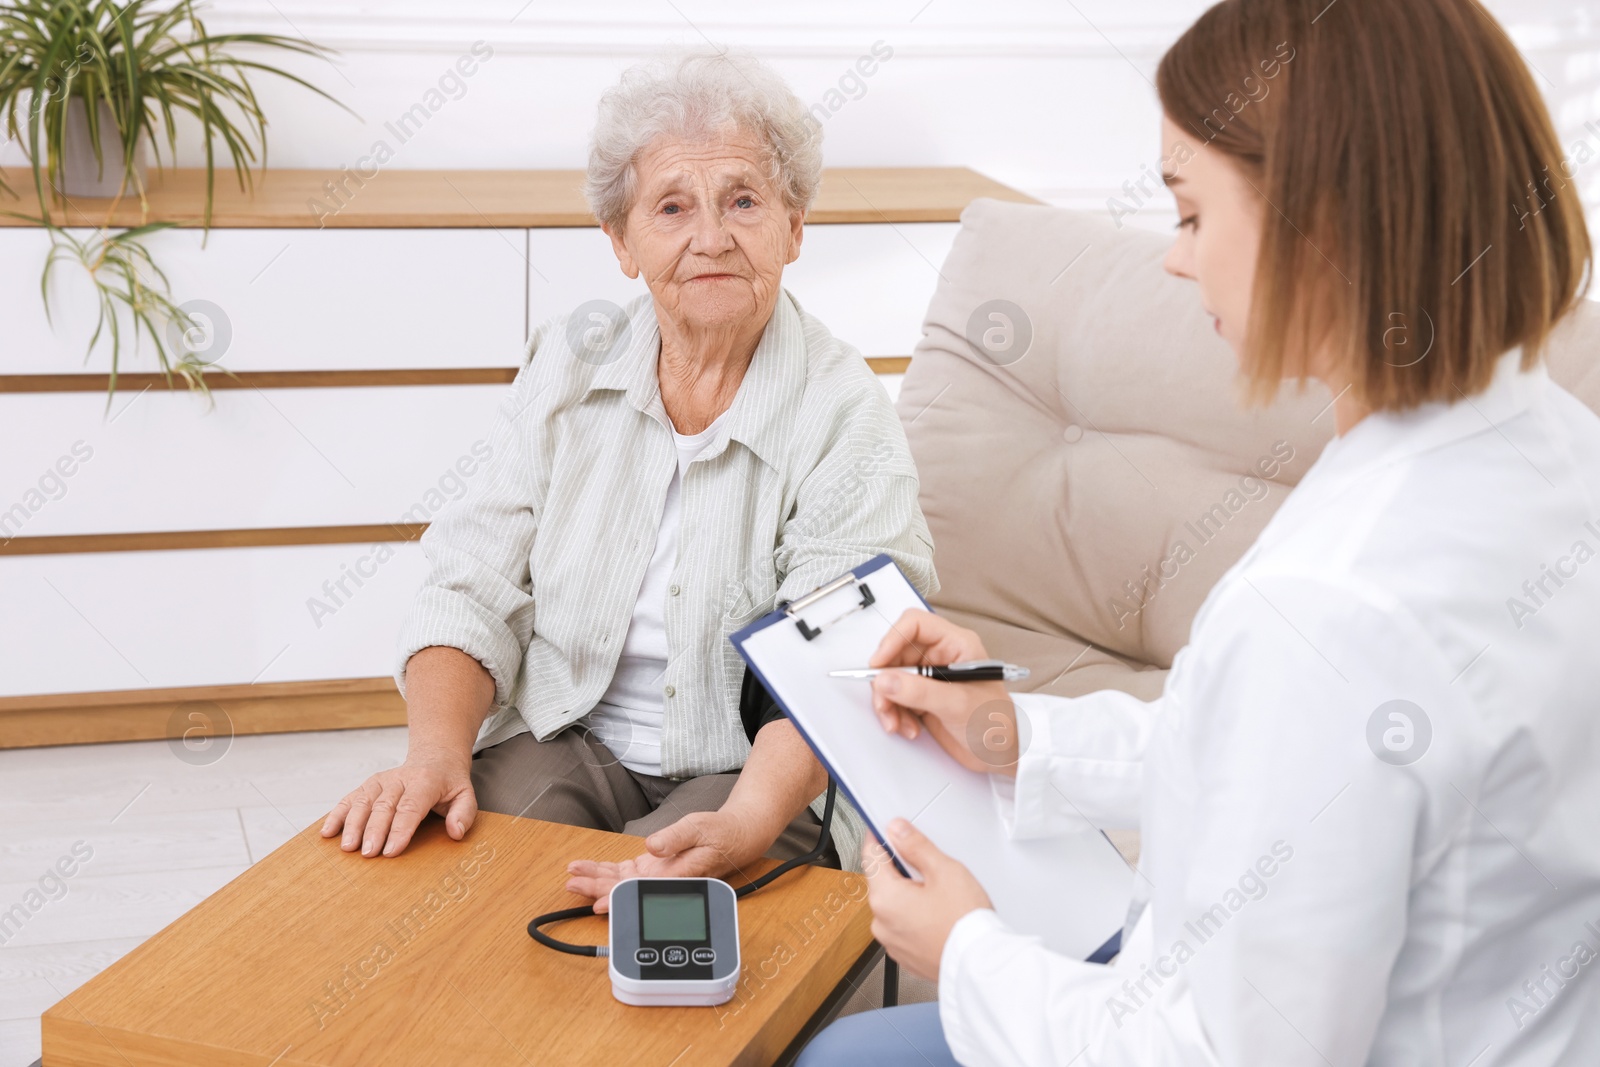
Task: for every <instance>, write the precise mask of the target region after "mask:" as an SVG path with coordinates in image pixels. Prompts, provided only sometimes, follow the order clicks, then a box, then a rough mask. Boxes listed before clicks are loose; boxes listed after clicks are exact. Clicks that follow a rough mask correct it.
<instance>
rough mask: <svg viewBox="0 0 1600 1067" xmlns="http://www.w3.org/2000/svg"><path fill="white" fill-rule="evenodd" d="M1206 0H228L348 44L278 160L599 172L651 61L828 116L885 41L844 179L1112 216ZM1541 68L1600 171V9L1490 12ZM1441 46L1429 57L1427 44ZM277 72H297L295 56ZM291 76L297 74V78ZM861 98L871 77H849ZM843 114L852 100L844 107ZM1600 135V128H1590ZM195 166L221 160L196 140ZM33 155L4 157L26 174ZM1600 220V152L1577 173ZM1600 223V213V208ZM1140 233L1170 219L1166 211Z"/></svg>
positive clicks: (269, 96)
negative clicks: (1021, 199) (395, 128)
mask: <svg viewBox="0 0 1600 1067" xmlns="http://www.w3.org/2000/svg"><path fill="white" fill-rule="evenodd" d="M1207 6H1209V5H1208V4H1206V3H1204V2H1200V0H1139V2H1138V3H1128V2H1126V0H1073V2H1070V3H1067V2H1063V0H982V2H979V0H893V2H879V3H871V4H866V3H859V2H845V0H806V2H804V3H787V4H775V3H763V4H752V3H748V2H745V3H737V4H736V3H732V2H730V0H671V2H669V0H610V2H587V0H586V2H581V3H580V2H577V0H561V2H556V0H448V2H446V0H387V2H384V3H377V2H360V0H214V3H213V5H212V7H211V11H212V14H211V15H210V17H209V25H210V27H211V28H212V29H213V30H215V31H233V30H241V31H245V30H248V31H259V32H274V33H284V34H290V35H302V34H303V35H305V36H308V37H310V38H311V39H313V40H316V41H318V42H321V43H324V44H327V45H330V46H332V47H335V48H337V49H339V50H340V52H341V55H340V57H339V58H338V59H337V60H336V61H335V62H334V63H332V64H330V63H328V62H324V61H321V60H311V59H304V60H298V61H294V62H293V66H292V69H294V70H296V71H297V72H298V73H301V74H302V75H303V76H305V77H307V78H308V79H309V80H311V81H312V82H314V83H315V84H317V85H318V86H320V87H322V88H324V89H326V90H327V91H328V92H330V93H332V94H333V95H334V96H336V97H338V98H339V99H340V100H342V101H343V102H345V103H346V104H348V105H349V106H350V107H351V108H352V109H354V110H355V111H356V112H358V113H359V114H360V115H361V116H362V120H364V121H358V120H357V119H356V118H353V117H351V116H349V115H347V114H345V113H343V112H341V111H339V110H337V109H335V108H333V107H332V105H330V104H328V103H327V102H326V101H323V100H320V99H319V98H316V97H314V96H312V95H311V94H309V93H307V92H305V91H304V90H301V89H299V88H297V87H293V86H290V85H287V84H285V83H282V82H281V81H278V80H275V79H268V78H261V79H259V80H258V83H257V86H258V89H259V91H260V93H261V97H262V99H263V101H264V103H265V105H266V107H267V110H268V112H269V114H270V115H271V119H272V128H271V156H270V159H271V163H272V165H274V166H283V167H310V168H327V169H328V171H329V172H330V177H331V176H333V174H334V173H336V172H337V171H338V169H339V168H340V167H341V166H343V165H348V164H353V163H355V162H356V160H357V159H359V158H360V157H362V156H364V155H366V154H367V153H368V152H369V151H370V150H371V148H372V145H373V143H374V141H375V140H378V139H380V138H382V139H386V140H388V141H389V143H390V146H391V147H393V148H394V149H395V150H396V155H395V158H394V160H393V161H392V163H390V164H389V165H390V166H394V167H580V166H582V165H583V161H584V154H585V140H586V136H587V133H588V128H589V124H590V120H591V117H592V115H593V110H594V105H595V101H596V99H597V97H598V95H599V93H600V92H601V90H602V89H603V88H604V87H605V86H607V85H609V84H610V83H611V82H612V81H613V80H614V79H615V77H616V75H617V72H618V71H619V70H621V69H622V68H623V67H625V66H627V65H628V64H630V63H633V62H636V61H637V60H638V59H640V58H641V57H643V56H646V55H649V54H652V53H655V52H657V51H658V50H659V49H661V48H663V47H665V46H670V45H680V44H699V43H704V42H705V41H706V40H708V39H709V40H711V41H715V42H717V43H719V44H731V45H736V46H741V47H749V48H751V49H753V50H755V51H756V52H757V53H758V54H760V55H762V56H764V57H766V58H767V59H769V60H770V61H771V62H772V63H774V64H775V65H776V66H777V67H778V69H779V70H781V71H782V73H783V74H784V75H785V76H786V77H787V78H788V79H789V81H790V83H791V84H792V85H793V86H794V88H795V90H796V92H798V93H799V94H800V96H801V98H802V99H804V100H806V101H808V102H821V101H823V100H824V99H825V97H826V94H827V93H828V92H829V91H830V90H837V89H838V87H839V83H840V79H841V78H846V79H848V78H849V76H850V73H849V72H850V68H851V65H852V64H853V63H854V62H855V60H856V59H857V57H859V56H861V55H863V54H865V53H867V52H868V51H869V50H870V49H871V48H872V46H873V45H874V43H875V42H879V41H881V42H883V43H884V46H885V47H887V48H889V49H892V50H893V55H892V57H891V58H890V59H889V60H887V61H886V62H884V63H882V65H881V66H880V67H879V68H878V69H877V70H876V72H875V73H874V74H873V75H872V76H871V77H870V78H866V79H864V80H862V81H861V82H860V87H859V88H856V89H854V90H853V94H852V95H853V96H854V97H856V98H854V99H848V100H846V101H845V102H844V104H843V106H842V107H840V108H839V109H838V111H837V112H836V113H834V114H832V115H831V116H830V117H829V118H828V120H827V160H828V162H829V163H830V164H831V165H834V166H870V165H889V166H893V165H899V166H906V165H917V164H930V165H931V164H963V165H968V166H972V167H974V168H976V169H978V170H981V171H983V172H985V173H987V174H990V175H992V176H993V177H995V178H998V179H1000V180H1001V181H1004V182H1007V183H1009V184H1012V185H1014V186H1016V187H1018V188H1021V189H1024V190H1026V191H1028V192H1030V193H1033V194H1034V195H1036V196H1039V197H1041V198H1043V199H1046V200H1049V201H1051V202H1054V203H1058V204H1063V205H1070V206H1079V207H1091V208H1100V209H1103V208H1104V206H1105V203H1106V200H1107V198H1108V197H1110V196H1112V195H1114V194H1116V192H1117V190H1118V189H1119V188H1120V186H1121V185H1122V183H1123V182H1125V181H1127V180H1129V179H1131V178H1135V177H1137V176H1138V175H1139V172H1140V166H1141V165H1142V164H1153V162H1154V160H1155V158H1156V156H1157V140H1156V136H1157V133H1156V131H1157V125H1158V117H1157V116H1158V113H1157V110H1156V104H1155V92H1154V89H1153V88H1152V87H1151V84H1150V82H1151V80H1152V79H1153V75H1154V70H1155V66H1156V63H1157V61H1158V60H1159V58H1160V56H1161V53H1162V52H1163V50H1164V49H1165V48H1166V46H1167V45H1168V44H1169V43H1170V42H1171V41H1172V40H1173V39H1174V38H1175V37H1176V36H1177V35H1178V34H1179V33H1180V32H1181V31H1182V30H1183V28H1184V27H1185V26H1187V25H1188V24H1189V22H1191V21H1192V20H1193V19H1194V17H1195V16H1197V15H1198V14H1199V13H1200V12H1201V11H1203V10H1204V9H1205V8H1206V7H1207ZM1488 6H1489V7H1490V9H1491V10H1493V11H1494V12H1495V13H1496V14H1497V15H1498V16H1499V17H1500V19H1501V20H1502V22H1503V23H1504V24H1505V25H1506V27H1507V28H1508V30H1509V32H1510V33H1511V36H1512V38H1513V39H1514V40H1515V41H1516V42H1517V43H1518V44H1519V45H1520V46H1522V48H1523V50H1524V54H1525V55H1526V56H1527V57H1528V59H1529V61H1530V63H1531V64H1532V65H1533V67H1534V68H1535V70H1536V72H1537V73H1536V80H1537V81H1538V83H1539V85H1540V86H1541V88H1542V89H1544V91H1545V93H1546V96H1547V99H1548V100H1549V102H1550V106H1551V110H1552V113H1553V114H1554V115H1555V117H1556V120H1557V125H1558V128H1559V130H1560V132H1561V135H1562V141H1563V144H1564V145H1566V146H1568V147H1569V149H1570V148H1571V147H1572V146H1573V145H1574V144H1575V143H1576V142H1578V141H1579V140H1583V139H1587V142H1588V145H1589V148H1590V149H1591V150H1593V151H1594V152H1595V153H1596V154H1597V157H1600V9H1597V8H1596V7H1595V5H1594V4H1593V3H1592V2H1590V3H1583V2H1580V0H1489V5H1488ZM480 40H481V41H483V42H485V43H486V44H487V45H488V46H489V47H490V48H492V49H493V56H492V58H490V59H489V60H488V61H486V62H484V63H483V64H482V65H481V66H480V67H479V68H478V69H477V71H476V73H474V74H473V75H472V76H471V77H470V78H466V79H463V83H464V85H463V89H462V90H461V91H460V95H459V99H448V98H446V99H444V101H443V103H442V106H439V107H438V108H437V110H436V111H435V112H434V114H433V115H432V117H431V118H430V119H429V121H428V122H427V124H426V125H425V126H424V127H423V129H422V130H421V131H419V132H418V133H417V134H416V136H414V137H412V138H411V139H410V140H408V141H406V142H405V143H404V144H401V143H399V141H398V140H397V139H396V138H394V137H393V135H391V134H389V133H387V132H386V131H385V128H384V124H385V123H386V122H389V121H392V120H394V119H396V118H397V117H398V116H399V115H400V114H401V113H403V112H404V111H406V110H407V109H408V108H409V107H411V106H412V105H413V104H416V103H418V102H419V101H422V100H423V99H424V97H425V94H426V93H427V92H428V91H429V89H430V88H432V87H434V85H435V83H436V82H437V80H438V78H439V77H440V75H442V74H444V73H445V72H446V71H447V70H448V69H449V68H450V66H451V64H452V63H453V62H454V61H455V59H456V58H457V57H458V56H459V55H461V54H463V53H465V52H466V51H467V50H468V49H469V48H470V46H471V45H472V43H473V42H475V41H480ZM1419 47H1426V45H1425V43H1421V42H1419ZM274 61H275V62H277V61H278V60H274ZM285 65H289V64H287V63H286V64H285ZM846 85H847V87H849V85H850V83H849V82H848V81H847V82H846ZM836 99H837V98H836ZM1586 122H1594V123H1595V128H1594V129H1592V130H1588V129H1586V128H1585V123H1586ZM181 156H182V158H181V162H182V163H184V164H185V165H193V164H195V163H196V162H198V161H199V158H200V157H199V156H198V154H197V149H196V146H195V145H194V144H193V143H192V142H191V143H188V144H186V145H182V146H181ZM23 158H24V157H22V155H21V154H20V152H19V151H18V149H17V146H15V145H10V146H7V147H6V148H5V149H3V150H0V162H6V163H20V162H22V160H23ZM1577 180H1578V181H1579V183H1580V185H1581V186H1582V188H1583V192H1584V196H1585V199H1586V202H1587V203H1588V204H1589V205H1590V208H1591V211H1592V212H1593V211H1595V210H1600V158H1597V159H1596V161H1594V162H1591V163H1590V164H1588V166H1587V167H1585V168H1584V169H1583V170H1582V171H1580V173H1579V174H1578V176H1577ZM1591 218H1600V215H1594V214H1592V215H1591ZM1134 221H1135V222H1137V223H1139V224H1144V225H1151V226H1161V225H1170V223H1171V221H1172V220H1171V215H1170V212H1169V211H1168V210H1167V207H1166V205H1165V203H1158V204H1157V205H1154V206H1152V207H1151V208H1150V209H1149V210H1148V211H1144V212H1141V213H1140V215H1139V216H1138V217H1137V218H1136V219H1135V220H1134Z"/></svg>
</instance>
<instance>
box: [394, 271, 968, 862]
mask: <svg viewBox="0 0 1600 1067" xmlns="http://www.w3.org/2000/svg"><path fill="white" fill-rule="evenodd" d="M624 310H625V314H626V317H627V325H626V327H625V329H624V330H622V331H621V333H620V335H619V336H618V337H617V340H616V343H615V345H614V346H613V347H612V348H610V349H608V350H605V351H604V352H603V354H601V355H598V356H597V355H596V354H595V352H594V351H593V350H592V348H591V347H590V346H586V345H585V344H584V343H583V341H582V340H581V333H580V332H579V331H581V329H582V328H583V324H581V323H569V322H568V320H567V319H565V318H560V319H554V320H551V321H549V322H547V323H545V324H543V325H541V326H540V327H539V328H538V329H537V330H536V331H535V332H534V334H533V336H532V337H531V338H530V339H529V342H528V347H527V352H526V357H525V362H524V365H523V367H522V369H521V370H520V372H519V373H518V374H517V377H516V381H515V382H514V383H513V384H512V386H511V389H510V391H509V393H508V395H507V396H506V397H505V398H504V400H503V401H502V402H501V405H500V410H499V412H498V414H497V415H496V417H495V420H494V426H493V430H492V434H491V437H490V448H491V455H490V458H489V459H488V461H487V462H486V463H485V464H484V465H483V467H482V468H480V470H479V471H478V473H477V474H476V476H475V477H474V478H473V480H472V483H471V485H470V486H469V488H468V490H467V493H466V494H465V495H464V496H463V497H462V498H461V499H460V500H458V501H456V503H455V504H454V505H452V506H451V507H450V508H449V509H448V510H447V511H446V512H445V513H444V514H442V515H441V516H440V517H439V518H438V519H436V520H435V521H434V523H433V524H432V526H430V527H429V529H428V531H427V533H426V534H425V535H424V536H423V538H422V546H423V549H424V551H425V552H426V554H427V557H428V561H429V570H428V574H427V577H426V579H425V580H424V583H423V586H422V589H421V591H420V592H419V593H418V594H417V598H416V601H415V602H414V604H413V606H412V609H411V611H410V613H409V614H408V615H407V617H406V620H405V623H404V626H403V628H402V632H401V636H400V643H399V649H398V652H399V655H398V659H397V661H396V669H395V680H396V682H397V683H398V684H399V685H400V687H401V691H402V692H404V689H405V664H406V661H407V660H408V659H409V658H410V657H411V655H412V654H413V653H414V652H416V651H417V650H418V649H421V648H425V647H427V646H429V645H446V646H450V647H454V648H459V649H461V650H462V651H464V652H466V653H467V654H468V655H471V656H472V657H474V658H475V659H477V660H478V661H479V662H480V663H482V664H483V666H484V668H485V669H486V670H487V671H488V672H489V674H490V675H492V676H493V678H494V683H495V703H496V708H495V710H494V712H493V714H491V715H490V716H489V718H488V720H487V721H486V722H485V723H484V725H483V728H482V730H481V731H480V732H479V735H478V739H477V742H476V744H475V745H474V751H477V750H478V749H482V748H485V747H487V746H489V745H493V744H497V743H499V742H500V741H503V740H505V739H506V738H508V737H512V736H514V735H516V734H518V733H521V732H523V731H525V730H532V731H533V734H534V736H535V737H537V738H539V739H541V740H543V739H546V738H549V737H551V736H553V735H555V734H556V733H558V732H560V731H561V730H562V729H564V728H566V727H567V726H569V725H571V724H572V723H574V722H576V721H577V720H578V719H580V718H582V717H583V716H584V715H586V714H587V713H588V712H589V711H590V709H592V708H593V707H594V705H595V703H596V701H597V700H598V699H599V697H600V695H601V694H602V693H603V692H604V691H605V689H606V687H607V686H608V685H609V684H610V681H611V676H612V672H613V670H614V669H615V667H616V663H617V657H618V655H619V652H620V649H621V646H622V642H623V638H624V636H625V635H626V633H627V630H628V623H629V620H630V618H631V616H632V613H633V606H634V601H635V600H636V599H637V597H638V592H639V586H640V583H641V582H642V580H643V577H644V572H645V568H646V565H647V564H648V563H649V561H650V556H651V554H652V552H653V551H654V550H655V544H656V530H657V527H658V526H659V525H660V521H661V515H662V510H663V504H664V501H665V496H666V491H667V486H668V483H669V482H670V481H671V478H672V474H673V471H674V470H675V469H676V464H677V455H676V449H675V448H674V446H673V440H672V432H671V423H670V421H669V420H668V418H667V414H666V410H665V408H663V407H662V403H661V395H660V389H659V386H658V384H657V380H656V356H657V352H658V349H659V345H660V328H659V325H658V324H657V321H656V316H655V309H654V306H653V304H652V303H651V300H650V297H649V295H648V294H645V295H642V296H640V297H638V298H637V299H635V300H634V301H632V302H630V303H629V305H628V307H627V308H626V309H624ZM569 327H570V328H569ZM681 492H682V499H681V507H682V525H681V527H680V531H679V540H678V545H679V549H678V559H677V563H676V565H675V568H674V570H673V572H672V584H671V586H670V589H669V594H668V597H667V604H666V609H665V618H666V634H667V648H668V667H667V672H666V676H665V678H664V679H663V689H662V693H663V696H664V698H665V701H664V702H665V709H666V710H665V715H664V719H663V724H662V736H661V766H662V773H663V774H664V775H667V776H670V777H673V778H689V777H693V776H696V775H701V774H712V773H717V772H721V771H731V770H737V769H738V768H740V767H742V766H743V765H744V761H745V758H746V756H747V755H748V754H749V751H750V743H749V741H748V740H747V739H746V737H745V733H744V727H743V724H742V722H741V721H740V718H739V691H740V683H741V681H742V680H743V676H744V663H743V661H742V660H741V659H740V658H739V655H738V653H737V652H736V651H735V650H734V648H733V645H732V643H731V642H730V641H729V640H728V635H729V634H731V633H733V632H734V631H735V630H738V629H739V628H741V627H743V626H745V625H746V624H747V623H749V622H750V621H752V620H753V619H755V618H757V617H759V616H760V615H762V614H764V613H765V612H767V611H770V610H772V608H773V607H774V605H775V603H776V602H777V601H778V600H779V599H786V600H787V599H794V598H797V597H799V596H801V595H802V594H804V593H806V592H808V591H809V590H811V589H813V588H815V587H816V586H818V585H820V584H822V583H823V582H825V581H827V580H829V579H832V578H834V577H837V576H838V575H839V574H840V573H842V572H843V571H845V570H847V569H849V568H850V567H853V566H855V565H857V564H859V563H861V562H863V561H864V560H867V559H869V558H871V557H872V556H874V555H877V554H878V553H880V552H885V553H888V554H889V555H890V557H891V558H893V559H894V561H895V562H896V563H897V564H899V566H900V568H901V569H902V570H904V571H905V573H906V576H907V577H908V578H909V579H910V581H911V583H912V584H913V585H915V586H916V587H917V589H918V590H920V591H921V592H922V593H923V595H925V596H926V595H928V594H930V593H932V592H934V591H936V590H937V589H938V579H937V578H936V577H935V575H934V570H933V543H932V538H931V536H930V535H929V533H928V526H927V523H926V521H925V520H924V519H923V516H922V511H921V508H920V507H919V506H918V503H917V475H916V468H915V467H914V466H913V464H912V461H911V454H910V451H909V449H908V447H907V445H906V437H905V432H904V431H903V430H902V428H901V426H900V421H899V418H898V416H897V415H896V414H895V411H894V407H893V405H892V404H891V403H890V400H889V397H888V394H887V393H886V392H885V391H884V388H883V386H882V384H881V383H880V382H878V380H877V378H876V377H875V376H874V375H873V373H872V371H871V370H870V369H869V368H868V366H867V364H866V361H865V360H863V359H862V358H861V355H860V353H859V352H857V351H856V349H854V348H853V347H851V346H850V345H848V344H846V343H844V342H843V341H840V340H838V339H837V338H835V337H834V336H833V335H831V334H830V333H829V332H828V330H827V329H826V327H824V326H823V325H822V323H821V322H819V321H818V320H817V319H816V318H815V317H813V316H811V315H809V314H807V313H806V312H805V311H804V310H803V309H802V308H801V307H800V305H799V303H798V302H797V301H796V300H795V299H794V298H793V296H791V295H790V294H789V293H788V292H787V291H784V292H783V293H782V295H781V296H780V297H779V299H778V301H777V305H776V308H775V309H774V311H773V314H772V318H771V321H769V322H768V324H767V328H766V331H765V333H763V334H762V337H761V341H760V343H759V344H758V345H757V347H756V350H755V354H754V357H753V358H752V359H751V362H750V366H749V369H748V370H747V371H746V372H745V376H744V380H743V381H742V382H741V383H740V385H739V390H738V393H737V395H736V396H735V397H734V400H733V404H732V406H731V407H730V408H729V409H728V412H727V418H725V419H724V420H723V421H722V426H721V427H720V429H719V430H718V431H717V434H716V436H715V437H714V438H713V439H712V441H711V443H710V444H709V445H708V446H707V448H706V450H705V452H704V453H702V454H701V455H700V457H699V458H697V459H696V460H695V461H694V462H693V463H692V464H691V465H690V466H689V468H688V469H687V471H686V473H685V475H684V478H683V484H682V487H681ZM813 810H816V811H818V812H819V814H820V811H821V798H820V797H819V798H818V800H817V802H816V803H815V804H813ZM840 814H841V815H842V816H843V817H842V818H840V817H836V819H835V821H834V835H833V836H834V841H835V844H836V845H837V847H838V849H839V854H840V857H841V859H842V860H843V862H844V863H845V864H846V865H847V866H849V867H852V868H853V867H855V866H856V865H857V863H858V860H859V849H860V839H861V829H862V827H861V822H860V817H859V815H857V814H856V813H855V812H854V811H853V810H850V809H849V806H848V805H847V804H843V803H841V805H840Z"/></svg>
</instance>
